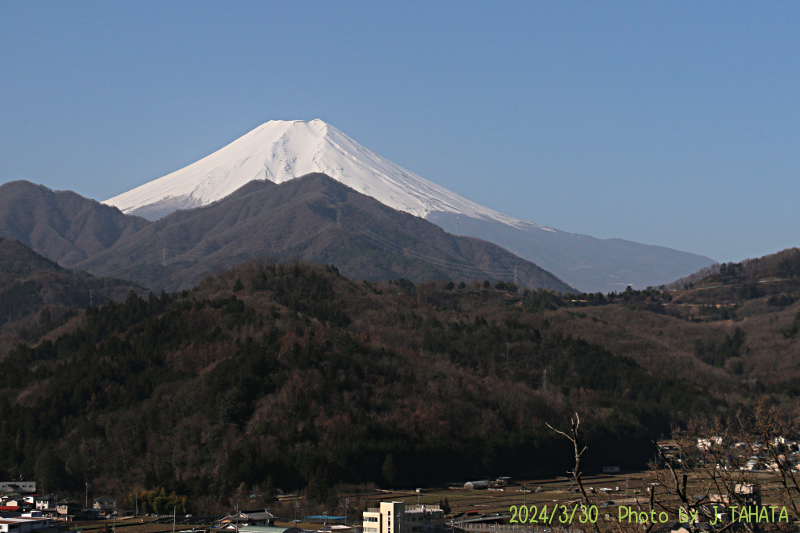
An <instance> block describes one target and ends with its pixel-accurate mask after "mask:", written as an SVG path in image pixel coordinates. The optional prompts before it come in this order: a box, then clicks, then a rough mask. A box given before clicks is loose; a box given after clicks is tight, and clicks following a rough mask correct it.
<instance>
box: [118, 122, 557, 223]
mask: <svg viewBox="0 0 800 533" xmlns="http://www.w3.org/2000/svg"><path fill="white" fill-rule="evenodd" d="M312 172H322V173H324V174H327V175H328V176H330V177H332V178H333V179H335V180H337V181H339V182H341V183H343V184H345V185H347V186H348V187H351V188H353V189H355V190H357V191H359V192H361V193H363V194H366V195H368V196H371V197H373V198H375V199H376V200H378V201H380V202H381V203H383V204H385V205H388V206H390V207H393V208H395V209H398V210H401V211H405V212H407V213H411V214H413V215H416V216H419V217H421V218H426V217H428V215H430V214H431V213H434V212H443V213H454V214H460V215H466V216H468V217H471V218H477V219H483V220H494V221H498V222H502V223H504V224H508V225H511V226H514V227H517V228H523V227H524V228H531V227H538V228H541V226H537V225H535V224H532V223H530V222H525V221H522V220H518V219H516V218H513V217H509V216H507V215H504V214H502V213H499V212H497V211H494V210H492V209H489V208H487V207H484V206H481V205H478V204H476V203H474V202H471V201H469V200H467V199H466V198H463V197H462V196H459V195H458V194H456V193H454V192H452V191H449V190H447V189H445V188H444V187H441V186H439V185H437V184H435V183H433V182H430V181H428V180H426V179H424V178H422V177H420V176H418V175H416V174H414V173H412V172H410V171H408V170H406V169H404V168H402V167H400V166H398V165H396V164H394V163H392V162H391V161H389V160H387V159H385V158H383V157H381V156H380V155H378V154H376V153H375V152H372V151H371V150H369V149H367V148H365V147H363V146H362V145H360V144H358V143H357V142H355V141H354V140H353V139H351V138H350V137H348V136H347V135H345V134H344V133H342V132H341V131H339V130H338V129H336V128H334V127H333V126H331V125H329V124H326V123H325V122H323V121H322V120H320V119H315V120H311V121H308V122H306V121H301V120H294V121H284V120H272V121H270V122H267V123H265V124H262V125H261V126H259V127H257V128H256V129H254V130H252V131H251V132H249V133H247V134H245V135H244V136H242V137H240V138H239V139H237V140H235V141H233V142H232V143H230V144H229V145H227V146H225V147H224V148H221V149H220V150H217V151H216V152H214V153H213V154H211V155H209V156H207V157H204V158H203V159H201V160H199V161H197V162H195V163H192V164H191V165H189V166H187V167H184V168H182V169H180V170H178V171H176V172H173V173H171V174H167V175H166V176H164V177H162V178H159V179H156V180H154V181H151V182H149V183H146V184H144V185H141V186H140V187H137V188H135V189H133V190H130V191H128V192H126V193H123V194H120V195H119V196H115V197H113V198H110V199H108V200H106V201H105V203H107V204H110V205H113V206H116V207H118V208H119V209H120V210H122V211H123V212H124V213H128V214H134V215H140V216H144V217H146V218H150V219H156V218H160V217H162V216H164V215H167V214H169V213H171V212H172V211H175V210H178V209H189V208H193V207H200V206H203V205H207V204H209V203H211V202H214V201H216V200H220V199H222V198H224V197H225V196H227V195H229V194H231V193H232V192H234V191H235V190H236V189H238V188H240V187H242V186H243V185H245V184H246V183H249V182H250V181H252V180H270V181H273V182H275V183H283V182H284V181H288V180H291V179H294V178H298V177H300V176H304V175H306V174H309V173H312ZM542 229H545V228H542ZM547 229H549V228H547Z"/></svg>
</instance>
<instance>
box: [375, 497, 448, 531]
mask: <svg viewBox="0 0 800 533" xmlns="http://www.w3.org/2000/svg"><path fill="white" fill-rule="evenodd" d="M443 527H444V511H442V509H441V508H440V507H439V506H438V505H411V506H409V507H408V508H406V504H405V503H403V502H381V506H380V507H378V508H372V509H367V510H366V511H364V518H363V525H362V528H363V533H421V532H424V531H432V530H435V529H441V528H443Z"/></svg>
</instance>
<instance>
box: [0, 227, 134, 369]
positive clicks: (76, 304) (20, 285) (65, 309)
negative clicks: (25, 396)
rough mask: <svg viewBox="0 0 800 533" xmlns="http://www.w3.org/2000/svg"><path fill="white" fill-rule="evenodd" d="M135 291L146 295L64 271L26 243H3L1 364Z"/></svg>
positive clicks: (0, 251)
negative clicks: (21, 345)
mask: <svg viewBox="0 0 800 533" xmlns="http://www.w3.org/2000/svg"><path fill="white" fill-rule="evenodd" d="M132 289H134V290H137V291H139V292H142V293H144V291H143V289H142V288H141V287H137V286H136V285H133V284H131V283H128V282H125V281H122V280H118V279H105V278H96V277H94V276H91V275H90V274H87V273H85V272H75V271H72V270H67V269H64V268H61V267H59V266H58V265H57V264H56V263H54V262H52V261H50V260H49V259H47V258H45V257H42V256H41V255H39V254H37V253H36V252H34V251H33V250H31V249H30V248H28V247H27V246H25V245H24V244H22V243H21V242H19V241H17V240H15V239H4V238H2V237H0V358H2V357H3V356H5V354H6V353H7V351H8V350H9V349H10V348H11V347H12V346H14V345H16V344H17V343H18V342H35V341H37V340H38V339H39V338H40V337H41V336H42V335H44V334H46V333H47V332H49V331H51V330H53V329H55V328H57V327H59V326H60V325H62V324H64V323H65V322H66V321H67V320H69V319H70V318H71V317H73V316H76V315H77V314H78V313H81V312H83V310H85V309H86V308H87V307H88V306H89V305H90V304H94V305H101V304H104V303H107V302H109V301H110V300H112V299H118V300H122V299H124V298H125V296H126V294H127V293H128V292H129V291H130V290H132Z"/></svg>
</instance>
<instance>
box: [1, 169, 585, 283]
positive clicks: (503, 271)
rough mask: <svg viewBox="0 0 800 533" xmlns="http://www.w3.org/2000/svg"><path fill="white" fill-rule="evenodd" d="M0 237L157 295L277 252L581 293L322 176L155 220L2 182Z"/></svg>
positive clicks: (244, 191)
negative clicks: (137, 284)
mask: <svg viewBox="0 0 800 533" xmlns="http://www.w3.org/2000/svg"><path fill="white" fill-rule="evenodd" d="M0 236H3V237H9V238H16V239H18V240H20V241H21V242H23V243H24V244H26V245H28V246H30V247H31V248H33V249H34V250H35V251H37V252H38V253H40V254H42V255H44V256H45V257H47V258H49V259H51V260H53V261H56V262H58V263H59V264H61V265H62V266H67V267H70V268H79V269H81V270H85V271H87V272H91V273H92V274H94V275H97V276H107V277H116V278H124V279H129V280H131V281H133V282H136V283H139V284H142V285H145V286H147V287H151V288H154V289H155V290H160V289H161V288H164V289H166V290H181V289H187V288H191V287H193V286H194V285H196V284H197V283H198V282H199V281H200V280H201V279H202V277H203V276H205V275H207V274H208V273H209V272H220V271H222V270H223V269H226V268H230V267H232V266H233V265H235V264H237V263H240V262H242V261H245V260H247V259H250V258H253V257H259V256H271V257H276V258H283V259H289V258H292V257H298V258H301V259H304V260H309V261H316V262H321V263H331V264H336V265H337V266H338V268H339V269H340V270H341V271H342V272H343V273H345V274H347V275H348V276H350V277H353V278H357V279H362V278H363V279H369V280H372V281H386V280H388V279H396V278H406V279H412V280H414V281H424V280H429V279H443V278H445V279H446V278H452V277H456V276H463V277H467V278H473V277H475V278H488V279H491V280H499V279H504V280H507V281H510V280H516V281H517V283H518V284H519V285H521V286H528V287H531V288H533V287H547V288H550V289H554V290H558V291H561V292H564V291H574V289H572V288H571V287H570V286H569V285H567V284H565V283H564V282H562V281H561V280H559V279H558V278H557V277H555V276H554V275H553V274H551V273H550V272H547V271H545V270H543V269H541V268H540V267H538V266H537V265H535V264H533V263H531V262H529V261H526V260H524V259H521V258H519V257H517V256H516V255H514V254H513V253H511V252H509V251H508V250H505V249H503V248H501V247H499V246H497V245H495V244H492V243H490V242H486V241H482V240H480V239H475V238H472V237H457V236H454V235H450V234H448V233H446V232H445V231H444V230H442V229H441V228H439V227H438V226H435V225H434V224H431V223H430V222H426V221H425V220H423V219H421V218H418V217H415V216H412V215H409V214H407V213H403V212H401V211H396V210H394V209H392V208H390V207H387V206H385V205H383V204H381V203H380V202H378V201H377V200H375V199H373V198H371V197H369V196H366V195H363V194H360V193H358V192H356V191H354V190H353V189H350V188H349V187H347V186H345V185H342V184H340V183H337V182H335V181H334V180H332V179H331V178H329V177H327V176H325V175H323V174H311V175H308V176H304V177H301V178H298V179H297V180H293V181H292V182H289V183H284V184H281V185H275V184H273V183H272V182H269V181H256V182H250V183H248V184H246V185H244V186H243V187H242V188H240V189H239V190H236V191H234V192H233V193H232V194H230V195H228V196H227V197H225V198H222V199H220V200H219V201H217V202H215V203H213V204H211V205H209V206H206V207H203V208H200V209H195V210H191V211H181V212H175V213H172V214H171V215H169V216H167V217H164V218H162V219H160V220H159V221H157V222H155V223H151V222H149V221H147V220H145V219H143V218H139V217H134V216H129V215H124V214H122V213H121V212H120V211H119V210H118V209H117V208H115V207H110V206H107V205H103V204H100V203H98V202H95V201H94V200H89V199H87V198H83V197H81V196H80V195H78V194H76V193H74V192H71V191H52V190H50V189H48V188H47V187H43V186H38V185H33V184H31V183H28V182H23V181H19V182H11V183H7V184H4V185H3V186H0Z"/></svg>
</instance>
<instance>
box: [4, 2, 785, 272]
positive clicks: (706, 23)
mask: <svg viewBox="0 0 800 533" xmlns="http://www.w3.org/2000/svg"><path fill="white" fill-rule="evenodd" d="M798 28H800V4H798V3H796V2H762V3H756V2H741V3H740V2H730V1H726V2H677V1H669V2H638V1H636V2H593V1H592V2H562V1H553V2H509V3H499V2H481V3H467V2H420V3H411V2H396V3H386V2H359V3H350V2H322V1H320V2H295V1H293V2H280V3H279V2H263V1H259V2H213V3H212V2H197V1H192V2H179V1H173V2H160V1H159V2H146V1H136V2H133V1H128V2H107V1H104V2H28V1H25V2H14V1H5V2H2V3H0V67H1V69H0V71H2V78H0V79H2V82H0V100H1V101H2V105H0V182H6V181H10V180H16V179H27V180H30V181H33V182H35V183H42V184H45V185H47V186H49V187H52V188H55V189H71V190H74V191H76V192H78V193H80V194H82V195H85V196H88V197H91V198H95V199H98V200H104V199H106V198H108V197H110V196H113V195H116V194H118V193H121V192H123V191H126V190H128V189H131V188H133V187H135V186H137V185H140V184H142V183H145V182H147V181H150V180H152V179H155V178H158V177H160V176H162V175H164V174H167V173H169V172H172V171H174V170H177V169H178V168H181V167H183V166H185V165H187V164H189V163H192V162H194V161H195V160H197V159H199V158H201V157H203V156H205V155H207V154H209V153H210V152H212V151H214V150H216V149H218V148H220V147H222V146H223V145H225V144H227V143H228V142H230V141H232V140H234V139H235V138H237V137H239V136H241V135H243V134H244V133H246V132H247V131H249V130H250V129H252V128H254V127H256V126H257V125H259V124H261V123H263V122H266V121H268V120H272V119H303V120H310V119H314V118H321V119H323V120H325V121H326V122H329V123H330V124H332V125H334V126H336V127H337V128H339V129H340V130H342V131H343V132H345V133H346V134H348V135H350V136H351V137H352V138H354V139H355V140H356V141H358V142H360V143H361V144H363V145H365V146H367V147H368V148H370V149H372V150H374V151H376V152H378V153H379V154H381V155H383V156H385V157H387V158H388V159H390V160H392V161H394V162H396V163H398V164H400V165H402V166H404V167H406V168H408V169H409V170H411V171H413V172H415V173H417V174H420V175H422V176H424V177H426V178H428V179H430V180H432V181H435V182H438V183H440V184H442V185H444V186H446V187H448V188H450V189H452V190H454V191H456V192H458V193H460V194H462V195H463V196H466V197H467V198H470V199H472V200H475V201H478V202H480V203H483V204H485V205H488V206H489V207H492V208H494V209H497V210H499V211H502V212H505V213H508V214H510V215H513V216H516V217H519V218H522V219H526V220H531V221H533V222H537V223H540V224H546V225H549V226H553V227H556V228H559V229H563V230H567V231H572V232H577V233H585V234H589V235H593V236H596V237H621V238H626V239H630V240H634V241H638V242H644V243H651V244H659V245H664V246H670V247H673V248H678V249H681V250H686V251H691V252H695V253H700V254H704V255H708V256H710V257H712V258H714V259H717V260H719V261H730V260H740V259H744V258H747V257H756V256H760V255H763V254H767V253H771V252H775V251H778V250H781V249H783V248H787V247H791V246H798V245H800V232H799V231H798V229H799V228H800V205H798V204H799V203H800V202H799V201H800V31H799V30H798Z"/></svg>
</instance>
